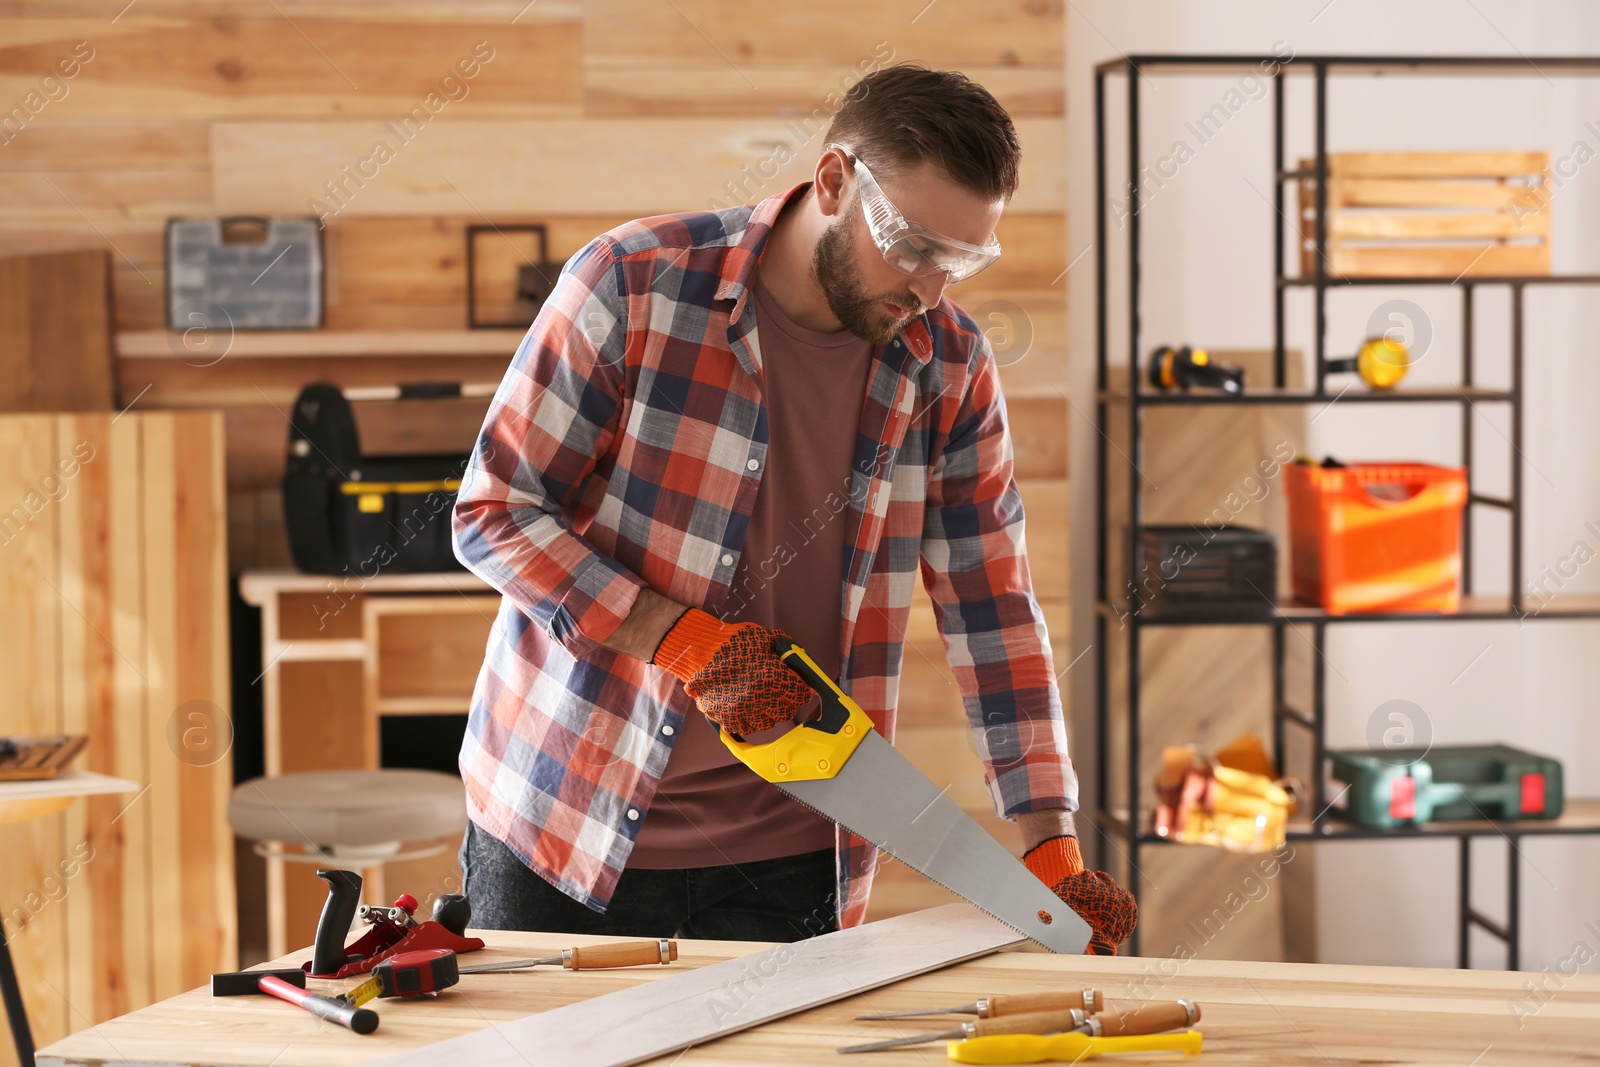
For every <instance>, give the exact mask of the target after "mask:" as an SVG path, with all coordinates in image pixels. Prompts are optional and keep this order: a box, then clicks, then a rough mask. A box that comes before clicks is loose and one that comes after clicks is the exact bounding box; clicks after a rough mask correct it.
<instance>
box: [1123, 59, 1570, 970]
mask: <svg viewBox="0 0 1600 1067" xmlns="http://www.w3.org/2000/svg"><path fill="white" fill-rule="evenodd" d="M1267 64H1276V66H1275V67H1274V68H1273V70H1274V73H1273V74H1272V76H1271V83H1272V126H1273V147H1272V174H1273V176H1274V181H1273V208H1274V210H1275V216H1276V217H1275V219H1274V224H1273V239H1274V243H1273V382H1272V387H1273V388H1272V391H1269V392H1257V393H1255V394H1244V395H1238V396H1226V395H1224V394H1201V393H1193V394H1187V393H1176V394H1169V393H1161V392H1156V391H1153V390H1150V389H1146V388H1144V387H1143V386H1142V385H1141V375H1140V373H1139V370H1140V367H1141V361H1140V349H1141V346H1142V338H1141V333H1140V319H1141V312H1142V299H1143V292H1142V288H1141V277H1140V269H1141V259H1140V251H1141V222H1142V218H1141V212H1140V207H1141V190H1140V188H1139V182H1138V175H1139V172H1140V165H1141V164H1140V148H1139V139H1140V129H1139V123H1140V82H1141V79H1142V77H1145V76H1148V75H1149V74H1150V73H1151V72H1154V71H1159V72H1162V73H1177V74H1182V73H1207V72H1215V71H1216V70H1217V69H1219V68H1227V67H1244V66H1248V67H1251V68H1254V69H1258V70H1264V69H1267V68H1266V65H1267ZM1533 64H1537V68H1536V69H1535V68H1534V67H1533ZM1333 73H1342V74H1397V73H1420V74H1442V73H1458V74H1466V73H1472V74H1501V75H1519V74H1520V75H1537V74H1549V73H1557V74H1571V75H1579V76H1596V75H1600V57H1578V56H1569V57H1538V58H1536V59H1534V60H1528V59H1526V58H1521V57H1504V56H1483V57H1470V56H1381V57H1373V56H1305V57H1299V56H1296V57H1290V58H1288V59H1283V58H1280V57H1277V56H1237V55H1234V56H1181V55H1133V56H1125V57H1122V58H1119V59H1114V60H1108V61H1106V62H1103V63H1101V64H1099V65H1097V66H1096V68H1095V78H1094V148H1095V231H1096V240H1095V288H1096V294H1095V390H1096V404H1095V411H1096V425H1097V428H1098V429H1099V430H1100V432H1099V433H1098V434H1097V439H1096V449H1095V450H1096V457H1095V513H1096V522H1095V531H1096V540H1095V596H1096V604H1097V611H1096V613H1095V644H1094V649H1095V723H1096V744H1095V750H1096V751H1095V759H1096V765H1095V793H1096V796H1095V799H1096V804H1097V810H1098V815H1099V821H1100V826H1099V827H1098V829H1097V839H1098V845H1099V853H1100V860H1101V865H1102V866H1104V865H1105V864H1106V860H1107V859H1108V856H1107V846H1108V845H1109V844H1111V843H1112V837H1113V835H1115V836H1116V837H1117V838H1120V839H1121V842H1122V848H1123V850H1124V852H1123V858H1124V859H1126V861H1127V867H1128V870H1127V879H1126V884H1127V885H1128V887H1129V889H1130V890H1131V891H1132V892H1134V893H1135V895H1138V893H1139V873H1138V872H1139V863H1138V861H1139V852H1140V848H1141V846H1145V845H1156V844H1166V843H1167V842H1165V840H1164V839H1161V838H1157V837H1155V836H1154V835H1153V834H1149V833H1144V832H1141V830H1140V827H1141V826H1142V824H1143V820H1142V816H1141V811H1140V795H1141V782H1140V762H1141V747H1142V746H1141V738H1140V734H1141V729H1140V725H1139V723H1140V676H1141V665H1140V630H1141V629H1142V628H1143V627H1145V626H1150V625H1219V624H1240V623H1242V624H1245V625H1265V626H1270V627H1271V629H1272V658H1273V679H1272V686H1273V743H1274V752H1275V755H1276V758H1277V759H1278V760H1279V761H1280V766H1281V765H1282V763H1281V761H1282V760H1283V758H1284V753H1285V740H1286V732H1287V730H1288V728H1289V727H1291V726H1292V727H1295V728H1298V729H1301V730H1304V731H1305V732H1306V733H1307V734H1308V735H1309V739H1310V741H1311V749H1312V753H1311V754H1312V767H1313V773H1312V774H1311V775H1310V786H1311V793H1312V796H1311V801H1310V803H1311V807H1312V813H1313V814H1312V819H1311V824H1310V828H1309V829H1308V830H1305V831H1303V832H1301V831H1297V832H1296V833H1294V834H1293V835H1292V836H1293V837H1294V838H1295V839H1296V840H1308V841H1330V840H1358V839H1366V840H1376V839H1380V838H1388V839H1392V838H1395V837H1401V838H1404V839H1408V840H1411V839H1416V838H1418V837H1450V836H1454V837H1456V838H1457V839H1458V840H1459V842H1460V857H1459V871H1458V878H1459V884H1458V902H1459V907H1458V916H1457V926H1458V963H1459V966H1461V967H1467V966H1469V965H1470V958H1469V947H1470V946H1469V936H1470V932H1471V928H1472V927H1473V926H1478V927H1479V928H1481V929H1483V930H1485V931H1487V932H1488V933H1489V934H1491V935H1492V936H1494V937H1496V938H1497V939H1499V940H1500V941H1501V942H1503V943H1504V944H1505V947H1506V961H1507V966H1508V967H1509V968H1511V969H1516V968H1517V966H1518V964H1519V962H1520V959H1519V958H1520V948H1521V946H1520V938H1521V930H1520V926H1521V924H1520V919H1519V910H1520V892H1519V858H1518V850H1517V848H1516V843H1517V841H1518V840H1519V839H1520V837H1522V836H1523V835H1531V834H1538V833H1541V832H1543V833H1555V832H1560V833H1600V824H1597V825H1596V826H1594V827H1592V828H1589V827H1576V828H1574V827H1565V828H1563V829H1561V830H1551V829H1549V828H1548V827H1541V826H1540V825H1539V824H1537V823H1532V822H1523V823H1501V824H1487V825H1490V826H1491V827H1492V828H1491V830H1489V831H1488V832H1492V833H1498V834H1499V835H1500V836H1503V837H1505V838H1506V840H1507V841H1508V844H1509V847H1508V849H1507V857H1506V866H1507V918H1506V920H1505V922H1503V923H1501V922H1496V921H1494V920H1492V919H1490V918H1489V917H1487V916H1486V915H1484V914H1483V913H1482V912H1481V911H1480V910H1478V909H1477V908H1476V907H1475V906H1474V905H1473V903H1472V899H1471V879H1470V873H1471V841H1472V839H1473V838H1474V837H1475V836H1484V835H1485V831H1482V830H1481V829H1478V830H1470V831H1469V830H1463V829H1461V828H1460V827H1459V826H1458V827H1455V828H1451V827H1420V828H1417V829H1415V830H1412V831H1408V832H1405V833H1400V834H1395V833H1377V832H1372V833H1357V832H1352V831H1351V830H1350V829H1348V828H1343V829H1341V830H1340V831H1339V832H1337V833H1332V834H1330V833H1329V830H1330V829H1331V826H1330V823H1332V822H1333V820H1330V819H1329V817H1328V807H1329V804H1328V801H1327V798H1326V796H1325V795H1324V794H1325V791H1326V790H1325V785H1324V767H1325V763H1326V753H1327V744H1326V737H1327V678H1326V673H1327V672H1326V659H1325V653H1326V643H1327V629H1328V626H1329V625H1330V624H1331V623H1336V622H1341V621H1362V622H1417V621H1426V620H1431V619H1454V618H1457V617H1458V616H1420V615H1418V614H1415V613H1406V614H1396V615H1392V616H1381V617H1377V616H1370V615H1368V616H1354V617H1352V616H1345V617H1336V616H1328V615H1326V614H1325V613H1318V612H1315V611H1310V612H1305V611H1301V612H1296V611H1293V610H1290V611H1280V612H1277V613H1274V614H1272V615H1270V616H1266V617H1263V618H1259V619H1255V620H1240V619H1237V618H1228V619H1223V618H1216V619H1209V618H1204V617H1195V618H1189V619H1183V620H1173V619H1160V620H1156V619H1141V618H1140V617H1139V615H1137V614H1132V615H1127V614H1123V613H1121V612H1119V610H1118V608H1117V605H1116V602H1115V601H1114V600H1113V598H1112V596H1111V591H1110V589H1109V582H1110V574H1109V564H1108V559H1109V556H1108V544H1109V528H1108V521H1109V516H1108V514H1107V483H1108V478H1109V476H1108V472H1107V463H1108V460H1109V457H1108V455H1107V443H1108V438H1107V435H1106V429H1107V428H1108V427H1109V426H1110V411H1109V406H1110V404H1111V403H1112V402H1118V403H1124V404H1126V405H1127V414H1128V422H1127V435H1128V454H1127V459H1128V463H1129V468H1128V486H1127V500H1128V514H1127V542H1126V549H1125V553H1124V555H1125V558H1124V560H1123V564H1124V569H1125V578H1126V583H1127V584H1126V588H1128V589H1131V588H1134V587H1135V583H1136V582H1137V579H1138V575H1137V573H1136V568H1137V566H1138V561H1139V559H1140V553H1139V536H1140V532H1141V529H1142V525H1143V507H1142V486H1141V484H1140V478H1141V475H1140V471H1141V469H1142V468H1143V462H1142V460H1143V455H1144V439H1143V429H1144V413H1145V409H1146V408H1148V407H1152V406H1173V405H1203V404H1297V403H1300V404H1306V403H1309V404H1328V403H1332V402H1333V401H1334V400H1336V399H1339V400H1343V401H1355V402H1382V403H1391V404H1392V403H1401V404H1405V403H1427V404H1440V403H1453V404H1457V405H1459V406H1460V414H1461V456H1462V460H1461V464H1462V466H1463V467H1465V468H1466V470H1467V478H1468V483H1467V488H1468V506H1467V508H1466V511H1465V513H1464V515H1463V521H1462V541H1461V553H1462V587H1463V593H1464V594H1467V595H1470V594H1471V593H1472V561H1473V560H1472V548H1473V544H1472V514H1473V508H1474V507H1490V508H1497V509H1501V510H1504V511H1507V512H1509V515H1510V525H1511V536H1510V542H1511V543H1510V552H1509V557H1510V558H1509V561H1508V563H1509V577H1510V594H1509V597H1508V600H1507V602H1506V604H1507V607H1508V608H1509V611H1480V612H1475V613H1469V614H1467V615H1466V616H1464V618H1466V619H1468V620H1476V621H1486V620H1494V619H1505V620H1518V619H1526V618H1529V617H1546V618H1566V619H1572V618H1600V608H1594V609H1581V608H1580V609H1577V610H1571V609H1569V610H1564V611H1561V612H1557V613H1550V614H1544V613H1542V612H1541V613H1535V614H1534V615H1533V616H1530V615H1529V614H1528V613H1527V612H1525V611H1524V604H1523V595H1522V590H1523V581H1522V522H1523V503H1524V497H1523V472H1522V461H1521V459H1520V457H1521V455H1522V443H1523V440H1522V435H1523V423H1524V414H1523V401H1524V394H1523V334H1524V329H1523V327H1524V301H1523V296H1524V291H1525V289H1526V288H1527V287H1529V286H1545V285H1600V274H1579V275H1548V276H1526V277H1524V276H1509V277H1507V276H1494V277H1486V276H1480V277H1468V276H1462V277H1457V278H1454V279H1446V278H1336V277H1330V276H1329V275H1328V273H1327V257H1326V253H1327V245H1328V233H1327V208H1328V202H1327V198H1328V183H1327V170H1328V81H1329V76H1330V74H1333ZM1289 75H1297V76H1298V75H1306V76H1308V77H1309V78H1310V80H1311V83H1312V86H1311V91H1312V110H1313V116H1314V118H1313V122H1314V141H1315V154H1314V157H1313V158H1314V163H1313V166H1312V167H1311V169H1310V170H1309V171H1298V170H1289V169H1287V168H1286V167H1285V160H1284V145H1285V127H1286V119H1285V114H1284V95H1285V78H1286V76H1289ZM1110 77H1121V78H1123V79H1125V82H1126V92H1127V98H1126V99H1127V102H1126V110H1127V118H1126V122H1127V168H1128V175H1129V183H1128V191H1127V192H1128V207H1127V216H1126V217H1127V242H1128V243H1127V249H1128V251H1127V283H1126V284H1127V286H1128V306H1127V314H1128V322H1127V330H1128V338H1127V379H1128V380H1127V384H1126V386H1119V387H1117V388H1113V387H1112V386H1111V383H1110V378H1109V368H1110V358H1109V345H1110V340H1109V338H1110V331H1109V325H1110V319H1109V314H1110V313H1109V298H1108V285H1109V282H1110V268H1109V258H1110V251H1109V238H1110V234H1109V229H1108V225H1107V222H1108V213H1107V205H1108V203H1109V200H1108V192H1109V189H1108V184H1107V150H1106V90H1107V79H1108V78H1110ZM1306 178H1310V179H1313V180H1314V181H1315V202H1316V210H1315V224H1316V232H1315V250H1316V259H1315V271H1314V273H1313V274H1312V275H1311V276H1309V277H1306V276H1301V275H1295V276H1289V275H1288V274H1287V271H1286V255H1285V242H1286V238H1287V236H1288V234H1287V231H1286V220H1287V216H1286V215H1285V213H1284V188H1285V185H1286V183H1288V182H1290V181H1300V180H1304V179H1306ZM1438 285H1445V286H1452V287H1454V288H1456V289H1458V290H1459V291H1460V293H1461V322H1462V352H1461V378H1462V381H1461V383H1460V385H1459V387H1457V388H1454V389H1449V388H1445V389H1430V388H1420V389H1412V390H1405V389H1401V390H1392V391H1388V392H1368V391H1366V390H1364V389H1362V390H1347V391H1344V392H1330V391H1329V388H1328V376H1329V372H1328V353H1327V293H1328V290H1329V289H1332V288H1339V287H1354V286H1393V287H1404V286H1438ZM1484 286H1498V287H1504V288H1506V289H1507V290H1508V291H1509V296H1510V305H1511V322H1510V335H1511V336H1510V341H1511V352H1510V364H1511V367H1510V370H1511V384H1510V388H1509V389H1488V388H1484V387H1481V386H1478V385H1476V384H1475V382H1474V369H1475V368H1474V361H1473V347H1474V346H1473V336H1474V319H1473V300H1474V294H1475V293H1476V291H1477V289H1479V288H1481V287H1484ZM1292 288H1310V289H1311V290H1312V293H1313V302H1314V310H1315V317H1314V325H1313V332H1314V341H1313V350H1312V367H1313V369H1314V382H1313V385H1312V387H1311V388H1310V389H1309V390H1305V389H1292V390H1291V389H1288V388H1286V384H1285V383H1286V377H1287V374H1286V345H1285V320H1286V315H1285V301H1286V296H1287V293H1288V291H1289V290H1290V289H1292ZM1479 403H1494V404H1506V405H1508V406H1509V408H1510V417H1511V427H1510V436H1509V439H1508V442H1507V443H1508V445H1509V447H1510V457H1511V462H1510V471H1511V485H1510V493H1509V496H1508V497H1504V498H1501V497H1492V496H1488V495H1485V494H1482V493H1479V492H1476V491H1474V490H1473V487H1472V480H1471V479H1472V470H1473V463H1472V457H1473V454H1474V452H1473V446H1474V441H1473V415H1474V410H1475V405H1476V404H1479ZM1113 622H1116V623H1117V625H1119V626H1123V627H1125V634H1126V636H1125V641H1126V646H1127V647H1126V660H1127V664H1126V669H1127V681H1126V690H1127V692H1126V697H1125V700H1126V711H1125V719H1126V723H1125V726H1126V731H1127V746H1126V752H1125V754H1124V756H1125V761H1126V766H1125V772H1124V773H1125V775H1126V779H1127V780H1126V783H1125V788H1126V796H1125V798H1124V803H1123V805H1122V806H1121V812H1122V814H1121V815H1120V816H1119V815H1118V814H1117V813H1116V812H1115V811H1114V806H1113V803H1112V800H1111V788H1110V770H1111V766H1110V763H1111V751H1110V750H1111V741H1110V729H1111V713H1110V694H1109V688H1110V687H1109V680H1110V677H1111V675H1110V671H1111V669H1112V668H1111V663H1110V656H1109V652H1108V648H1107V643H1108V639H1109V635H1110V627H1111V624H1112V623H1113ZM1288 626H1296V629H1297V631H1300V629H1301V628H1302V627H1304V628H1305V629H1306V630H1309V633H1310V642H1311V645H1312V656H1311V673H1312V678H1311V709H1310V711H1309V713H1307V712H1303V711H1300V710H1298V709H1296V708H1293V707H1291V706H1290V705H1289V704H1288V703H1287V701H1286V699H1285V693H1284V689H1285V643H1286V642H1285V632H1284V631H1285V628H1286V627H1288ZM1128 813H1131V818H1130V817H1127V816H1128ZM1129 950H1130V951H1131V952H1133V953H1135V954H1137V953H1138V951H1139V934H1138V931H1137V930H1135V931H1134V934H1133V937H1132V938H1131V939H1130V943H1129Z"/></svg>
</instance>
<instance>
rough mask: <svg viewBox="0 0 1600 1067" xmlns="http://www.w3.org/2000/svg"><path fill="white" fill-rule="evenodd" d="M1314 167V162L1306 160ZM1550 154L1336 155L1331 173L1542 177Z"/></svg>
mask: <svg viewBox="0 0 1600 1067" xmlns="http://www.w3.org/2000/svg"><path fill="white" fill-rule="evenodd" d="M1300 165H1301V166H1302V167H1305V168H1308V169H1309V168H1310V167H1311V166H1312V163H1311V161H1310V160H1302V161H1301V164H1300ZM1549 167H1550V154H1549V153H1548V152H1334V153H1332V154H1330V155H1329V156H1328V174H1329V175H1330V176H1332V177H1336V178H1499V177H1503V176H1505V175H1509V174H1542V173H1543V172H1544V171H1546V170H1548V169H1549Z"/></svg>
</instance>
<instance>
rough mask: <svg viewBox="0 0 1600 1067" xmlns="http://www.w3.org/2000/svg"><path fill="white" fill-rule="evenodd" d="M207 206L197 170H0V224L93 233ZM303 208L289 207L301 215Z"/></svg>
mask: <svg viewBox="0 0 1600 1067" xmlns="http://www.w3.org/2000/svg"><path fill="white" fill-rule="evenodd" d="M211 208H212V201H211V177H210V175H208V174H206V173H205V172H203V171H165V170H126V171H55V172H53V173H47V172H43V171H38V172H34V171H27V172H21V173H11V174H0V226H7V227H17V226H23V227H27V228H29V229H37V228H40V227H45V226H48V227H51V228H55V229H64V230H71V231H81V232H84V233H93V232H94V230H95V228H96V227H97V226H102V225H103V224H104V223H107V222H119V221H120V222H126V221H127V220H129V219H136V220H139V221H143V222H146V223H159V222H165V221H166V220H167V219H168V218H169V217H171V216H173V215H209V214H212V210H211ZM304 208H305V205H304V204H301V205H299V207H298V208H296V209H295V211H296V213H298V214H304V213H305V210H304ZM156 281H157V284H159V278H158V279H157V280H156Z"/></svg>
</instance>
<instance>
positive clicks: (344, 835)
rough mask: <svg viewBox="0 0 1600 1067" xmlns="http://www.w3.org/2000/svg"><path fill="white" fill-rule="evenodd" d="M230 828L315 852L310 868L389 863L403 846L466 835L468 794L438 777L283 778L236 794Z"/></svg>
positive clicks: (256, 782) (450, 778)
mask: <svg viewBox="0 0 1600 1067" xmlns="http://www.w3.org/2000/svg"><path fill="white" fill-rule="evenodd" d="M228 822H229V823H231V824H232V826H233V830H234V832H235V833H236V834H238V835H239V836H240V837H245V838H249V839H251V840H254V841H263V842H264V841H275V842H283V843H286V844H295V845H304V846H306V847H307V848H310V849H313V850H314V852H312V853H311V854H308V855H307V856H306V857H305V858H306V859H308V860H312V861H315V860H319V859H321V858H326V857H329V856H337V857H345V858H353V857H355V856H364V857H367V858H369V859H373V860H377V859H381V858H384V857H387V858H391V859H392V858H396V854H397V853H398V852H399V848H400V845H401V843H402V842H405V841H423V840H430V839H438V838H447V837H450V836H453V835H455V834H458V833H460V832H461V831H462V830H464V829H466V825H467V802H466V790H465V788H464V787H463V786H462V784H461V779H460V778H457V777H456V776H454V775H450V774H440V773H439V772H438V771H417V770H378V771H307V772H303V773H300V774H280V775H278V776H277V777H275V778H255V779H252V780H251V781H248V782H245V783H244V784H242V785H240V786H239V787H238V788H237V789H235V790H234V791H233V798H232V799H231V800H230V801H229V802H228ZM257 851H258V852H259V851H261V848H260V847H259V846H258V847H257ZM434 851H437V848H435V849H434ZM263 854H266V853H263ZM272 854H273V855H280V856H281V858H285V859H293V858H298V854H293V853H291V854H287V855H282V854H280V853H277V852H273V853H272Z"/></svg>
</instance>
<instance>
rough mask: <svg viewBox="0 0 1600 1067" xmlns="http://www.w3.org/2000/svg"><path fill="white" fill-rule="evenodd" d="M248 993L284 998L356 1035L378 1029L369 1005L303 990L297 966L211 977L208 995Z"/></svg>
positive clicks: (376, 1015)
mask: <svg viewBox="0 0 1600 1067" xmlns="http://www.w3.org/2000/svg"><path fill="white" fill-rule="evenodd" d="M250 993H266V994H267V995H268V996H274V997H277V998H278V999H279V1000H287V1001H288V1002H289V1003H290V1004H293V1005H296V1006H297V1007H301V1008H304V1009H305V1010H306V1011H309V1012H310V1013H311V1014H312V1015H316V1016H319V1017H321V1018H323V1019H326V1020H328V1021H329V1022H331V1023H338V1024H339V1025H340V1026H344V1027H348V1028H349V1029H351V1030H354V1031H355V1032H356V1033H358V1034H370V1033H372V1032H373V1031H374V1030H376V1029H377V1028H378V1013H377V1012H375V1011H373V1010H372V1009H371V1008H358V1007H356V1006H355V1005H354V1004H351V1003H349V1002H348V1001H344V1000H340V999H338V998H336V997H324V996H318V995H317V994H316V993H308V992H306V973H305V972H304V971H302V970H301V969H300V968H298V967H296V968H294V969H293V970H283V971H230V972H227V973H225V974H214V975H212V976H211V995H212V996H214V997H237V996H244V995H246V994H250Z"/></svg>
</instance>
